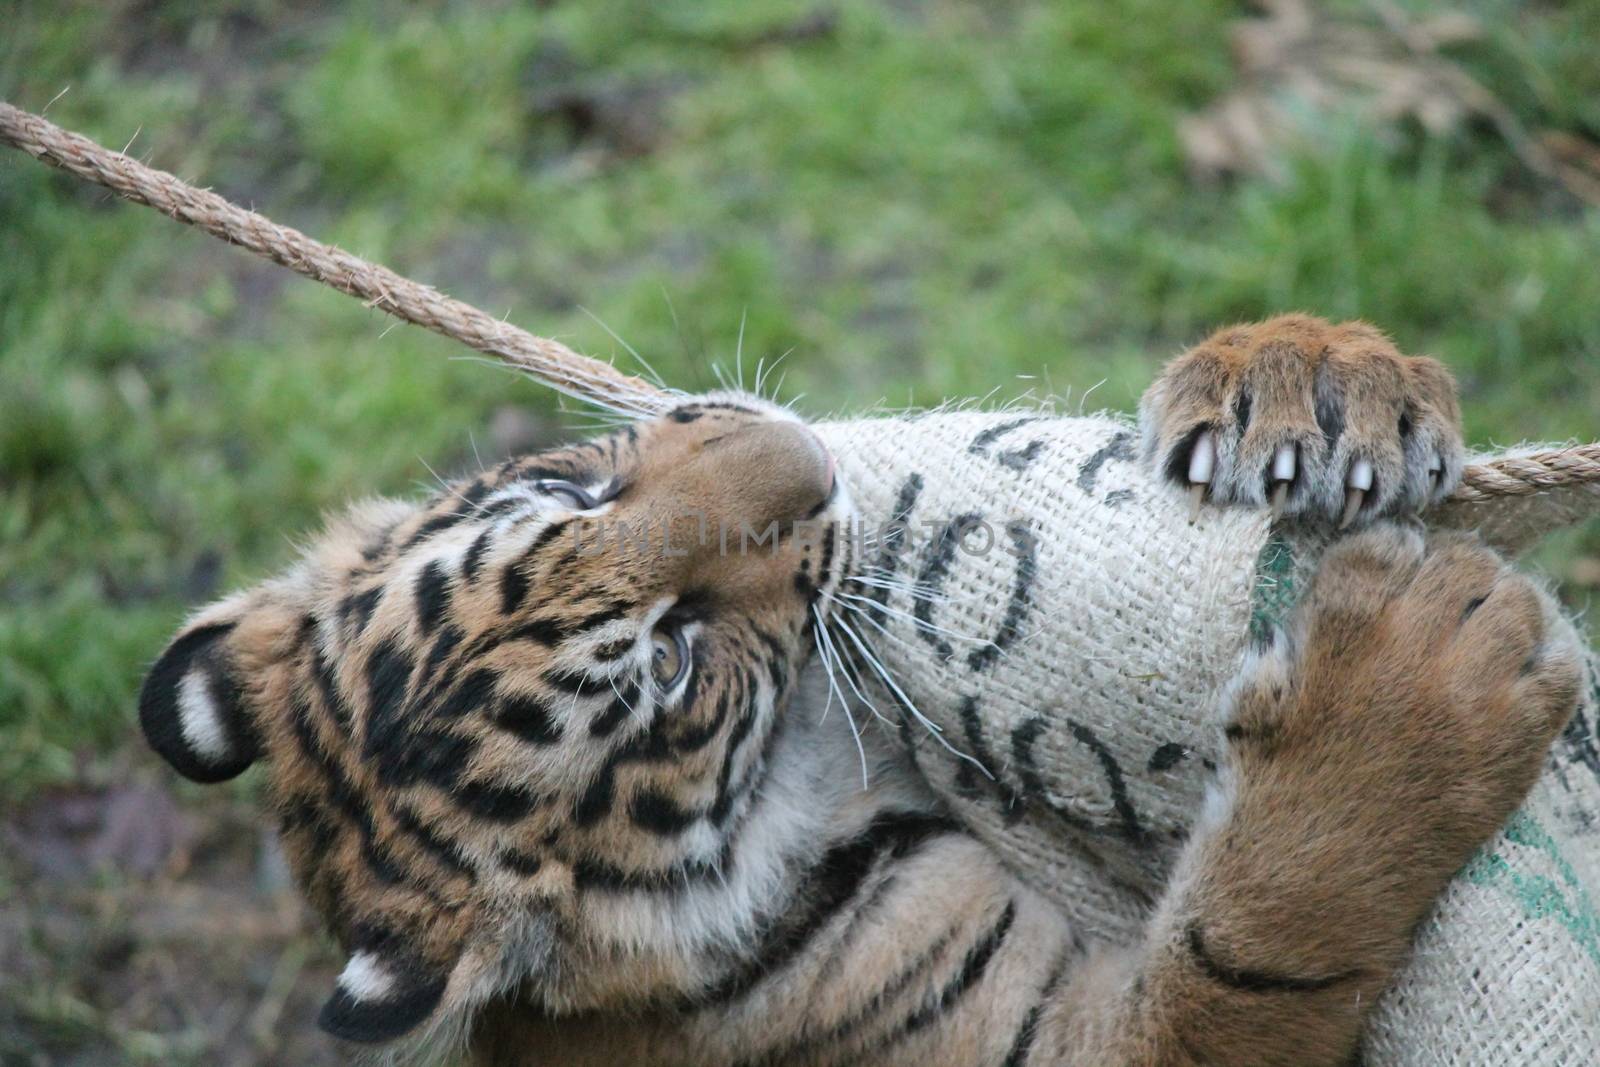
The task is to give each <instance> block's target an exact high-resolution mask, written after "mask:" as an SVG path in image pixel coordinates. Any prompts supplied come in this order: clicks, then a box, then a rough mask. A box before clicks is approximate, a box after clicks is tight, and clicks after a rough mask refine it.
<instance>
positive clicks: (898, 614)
mask: <svg viewBox="0 0 1600 1067" xmlns="http://www.w3.org/2000/svg"><path fill="white" fill-rule="evenodd" d="M837 595H838V596H839V597H841V598H843V599H845V600H851V601H858V602H860V603H862V604H866V605H868V606H870V607H871V608H872V609H873V610H876V611H882V612H883V613H884V614H886V615H892V616H894V617H895V618H897V619H901V620H903V621H905V622H907V623H909V624H910V625H912V626H914V627H916V628H917V629H919V630H922V631H923V632H925V633H931V634H938V635H939V636H941V637H948V638H950V639H951V640H952V641H962V642H965V643H966V644H972V645H987V644H990V643H991V642H990V640H989V639H988V638H987V637H971V636H968V635H967V634H958V633H956V632H955V631H954V630H947V629H945V628H944V627H943V626H935V625H934V624H933V623H931V622H928V621H927V620H925V619H919V618H917V617H916V616H915V615H910V614H907V613H906V612H904V611H901V610H900V609H899V608H891V607H889V605H887V604H880V603H879V602H878V601H876V600H873V599H872V598H871V597H864V596H859V595H857V594H855V593H845V592H840V593H838V594H837Z"/></svg>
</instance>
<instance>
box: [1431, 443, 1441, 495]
mask: <svg viewBox="0 0 1600 1067" xmlns="http://www.w3.org/2000/svg"><path fill="white" fill-rule="evenodd" d="M1442 481H1444V460H1442V459H1440V458H1439V455H1438V454H1437V453H1435V454H1434V456H1433V458H1432V459H1430V460H1428V492H1430V493H1431V492H1433V491H1434V490H1435V489H1437V488H1439V483H1440V482H1442Z"/></svg>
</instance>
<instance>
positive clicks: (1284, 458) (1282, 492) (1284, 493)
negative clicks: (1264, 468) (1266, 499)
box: [1272, 444, 1298, 520]
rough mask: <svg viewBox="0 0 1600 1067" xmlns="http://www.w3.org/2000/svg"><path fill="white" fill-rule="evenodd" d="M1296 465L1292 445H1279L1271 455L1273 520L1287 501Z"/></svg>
mask: <svg viewBox="0 0 1600 1067" xmlns="http://www.w3.org/2000/svg"><path fill="white" fill-rule="evenodd" d="M1297 466H1298V459H1297V452H1296V450H1295V446H1294V445H1290V444H1285V445H1279V446H1278V451H1277V452H1276V453H1274V454H1273V457H1272V481H1273V486H1272V517H1273V519H1274V520H1276V519H1277V518H1279V517H1280V516H1281V515H1282V514H1283V508H1284V505H1285V504H1287V503H1288V502H1289V490H1290V489H1292V488H1293V487H1294V476H1295V470H1296V467H1297Z"/></svg>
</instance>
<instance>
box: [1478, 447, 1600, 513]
mask: <svg viewBox="0 0 1600 1067" xmlns="http://www.w3.org/2000/svg"><path fill="white" fill-rule="evenodd" d="M1573 485H1592V486H1593V487H1594V490H1595V492H1597V493H1600V444H1592V445H1575V446H1573V447H1572V448H1560V449H1554V450H1551V451H1548V452H1535V453H1533V454H1532V455H1528V456H1501V457H1500V458H1499V459H1496V460H1494V461H1492V462H1490V463H1480V464H1476V465H1474V466H1470V467H1468V468H1467V469H1466V470H1465V471H1463V472H1462V478H1461V484H1460V485H1459V486H1457V487H1456V491H1455V492H1454V493H1452V494H1451V495H1450V499H1451V501H1452V502H1461V503H1477V502H1479V501H1483V500H1488V499H1490V498H1491V497H1498V496H1532V495H1534V494H1535V493H1540V492H1543V491H1544V490H1546V489H1557V488H1561V487H1563V486H1573Z"/></svg>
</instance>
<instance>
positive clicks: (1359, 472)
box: [1344, 459, 1372, 493]
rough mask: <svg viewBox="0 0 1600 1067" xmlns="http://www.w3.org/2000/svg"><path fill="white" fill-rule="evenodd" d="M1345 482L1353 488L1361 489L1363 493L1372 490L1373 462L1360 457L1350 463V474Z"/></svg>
mask: <svg viewBox="0 0 1600 1067" xmlns="http://www.w3.org/2000/svg"><path fill="white" fill-rule="evenodd" d="M1344 484H1346V485H1348V486H1349V487H1350V488H1351V489H1359V490H1361V491H1362V492H1363V493H1366V492H1370V491H1371V489H1372V462H1371V461H1370V460H1365V459H1358V460H1356V461H1355V462H1354V463H1352V464H1350V476H1349V477H1348V478H1346V479H1345V482H1344Z"/></svg>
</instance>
